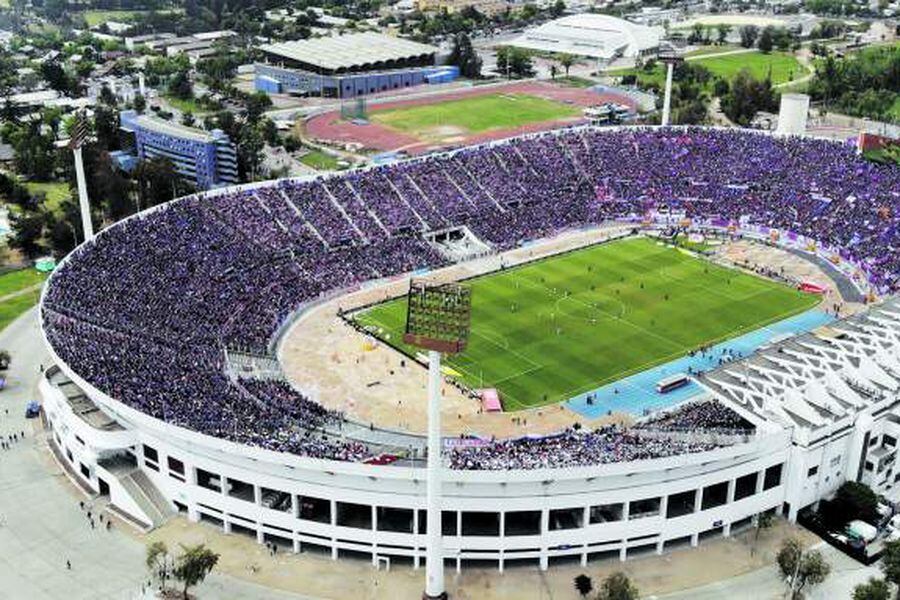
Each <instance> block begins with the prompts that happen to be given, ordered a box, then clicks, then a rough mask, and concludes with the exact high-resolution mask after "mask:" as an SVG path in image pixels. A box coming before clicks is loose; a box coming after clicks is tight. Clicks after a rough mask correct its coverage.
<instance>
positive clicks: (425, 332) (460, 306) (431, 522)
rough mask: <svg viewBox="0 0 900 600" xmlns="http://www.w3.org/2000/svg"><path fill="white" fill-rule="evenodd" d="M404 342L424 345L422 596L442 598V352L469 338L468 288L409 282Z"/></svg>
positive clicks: (453, 349)
mask: <svg viewBox="0 0 900 600" xmlns="http://www.w3.org/2000/svg"><path fill="white" fill-rule="evenodd" d="M407 301H408V302H407V309H406V332H405V333H404V334H403V341H404V342H406V343H407V344H411V345H413V346H417V347H419V348H422V349H425V350H428V465H427V473H428V479H427V482H426V490H425V509H426V510H425V512H426V539H425V591H424V592H423V594H422V599H423V600H447V590H446V587H445V586H444V545H443V538H442V531H441V471H442V468H443V464H442V461H441V446H442V442H443V439H442V437H441V395H442V394H441V353H444V354H458V353H460V352H462V351H463V350H465V348H466V343H467V342H468V341H469V320H470V317H471V312H472V291H471V290H470V289H469V288H468V287H467V286H465V285H460V284H458V283H444V284H430V283H428V282H426V281H421V280H419V281H416V280H412V281H410V283H409V294H408V295H407Z"/></svg>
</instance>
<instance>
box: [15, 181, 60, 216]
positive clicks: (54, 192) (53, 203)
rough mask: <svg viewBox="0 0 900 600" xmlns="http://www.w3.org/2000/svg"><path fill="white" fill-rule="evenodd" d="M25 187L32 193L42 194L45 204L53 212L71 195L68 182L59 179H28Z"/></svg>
mask: <svg viewBox="0 0 900 600" xmlns="http://www.w3.org/2000/svg"><path fill="white" fill-rule="evenodd" d="M25 188H26V189H27V190H28V191H29V192H31V193H32V194H44V203H45V206H46V207H47V208H49V209H50V210H52V211H55V212H58V211H59V210H61V205H62V203H63V201H64V200H66V199H67V198H69V197H71V191H70V190H69V184H68V183H63V182H59V181H51V182H42V181H28V182H26V183H25Z"/></svg>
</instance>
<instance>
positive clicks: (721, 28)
mask: <svg viewBox="0 0 900 600" xmlns="http://www.w3.org/2000/svg"><path fill="white" fill-rule="evenodd" d="M716 31H717V32H718V34H719V40H718V41H719V43H720V44H724V43H725V40H726V38H728V34H729V33H731V25H729V24H727V23H719V24H718V25H717V26H716Z"/></svg>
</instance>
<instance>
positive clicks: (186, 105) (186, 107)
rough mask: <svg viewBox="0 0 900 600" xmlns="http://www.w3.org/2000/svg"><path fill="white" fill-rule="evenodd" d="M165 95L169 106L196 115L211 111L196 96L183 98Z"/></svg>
mask: <svg viewBox="0 0 900 600" xmlns="http://www.w3.org/2000/svg"><path fill="white" fill-rule="evenodd" d="M163 97H164V98H165V100H166V102H167V103H168V104H169V106H171V107H172V108H174V109H176V110H178V111H180V112H183V113H187V112H189V113H192V114H193V115H194V116H197V115H201V114H203V113H205V112H209V110H208V109H206V108H204V107H203V106H201V105H200V102H198V101H197V99H196V98H191V99H189V100H185V99H183V98H176V97H175V96H170V95H168V94H166V95H165V96H163ZM179 122H180V121H179Z"/></svg>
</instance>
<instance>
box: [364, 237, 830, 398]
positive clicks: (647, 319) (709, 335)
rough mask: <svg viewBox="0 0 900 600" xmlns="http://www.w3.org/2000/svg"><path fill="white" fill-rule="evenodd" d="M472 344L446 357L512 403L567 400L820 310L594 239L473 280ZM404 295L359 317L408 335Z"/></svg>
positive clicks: (653, 250) (754, 283) (628, 244)
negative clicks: (594, 243) (694, 351)
mask: <svg viewBox="0 0 900 600" xmlns="http://www.w3.org/2000/svg"><path fill="white" fill-rule="evenodd" d="M469 283H470V285H471V287H472V330H471V336H470V340H469V345H468V348H467V349H466V351H465V352H464V353H463V354H461V355H459V356H454V357H448V358H447V359H446V364H447V365H448V366H449V367H451V368H453V369H455V370H456V371H457V372H459V373H460V374H461V379H462V380H463V382H464V383H466V384H467V385H469V386H471V387H474V388H483V387H496V388H498V389H499V391H500V395H501V399H502V401H503V405H504V408H505V410H518V409H522V408H527V407H531V406H538V405H543V404H550V403H556V402H560V401H563V400H568V399H569V398H571V397H572V396H574V395H576V394H578V393H580V392H585V391H589V390H592V389H594V388H596V387H599V386H601V385H603V384H606V383H610V382H612V381H615V380H617V379H620V378H622V377H625V376H627V375H630V374H632V373H636V372H639V371H643V370H645V369H648V368H650V367H651V366H654V365H657V364H661V363H664V362H668V361H670V360H673V359H675V358H677V357H679V356H682V355H684V354H686V353H688V352H689V351H691V350H692V349H695V348H697V347H699V346H703V345H707V344H710V343H712V342H716V341H722V340H725V339H728V338H730V337H735V336H737V335H740V334H743V333H747V332H749V331H752V330H754V329H758V328H759V327H762V326H763V325H765V324H768V323H771V322H774V321H777V320H780V319H782V318H785V317H788V316H790V315H793V314H797V313H799V312H802V311H804V310H806V309H809V308H811V307H813V306H814V305H815V304H816V302H817V299H816V298H814V297H812V296H808V295H804V294H801V293H800V292H798V291H796V290H794V289H791V288H789V287H786V286H783V285H780V284H777V283H774V282H771V281H768V280H765V279H761V278H758V277H755V276H751V275H746V274H743V273H740V272H737V271H733V270H731V269H727V268H725V267H719V266H716V265H713V264H711V263H709V262H706V261H704V260H701V259H698V258H695V257H693V256H692V255H690V254H688V253H686V252H683V251H679V250H676V249H673V248H670V247H667V246H663V245H661V244H657V243H656V242H654V241H651V240H648V239H645V238H634V239H628V240H623V241H619V242H613V243H608V244H603V245H599V246H593V247H589V248H586V249H583V250H579V251H576V252H572V253H568V254H564V255H560V256H556V257H552V258H549V259H546V260H541V261H538V262H534V263H531V264H528V265H523V266H521V267H517V268H514V269H509V270H506V271H502V272H499V273H493V274H490V275H485V276H483V277H479V278H477V279H473V280H471V281H470V282H469ZM405 315H406V301H405V299H397V300H392V301H389V302H386V303H383V304H380V305H376V306H374V307H371V308H369V309H367V310H366V311H363V312H361V313H359V314H358V315H356V317H355V318H356V319H357V321H358V322H359V323H360V324H361V325H363V326H366V327H367V328H369V330H370V331H372V332H373V333H374V334H375V335H377V336H378V337H380V338H381V339H383V340H385V341H386V342H387V343H389V344H392V345H394V346H395V347H398V348H400V349H401V350H404V351H406V352H408V353H410V354H414V350H413V349H411V348H408V347H404V345H403V344H402V341H401V339H402V332H403V324H404V321H405Z"/></svg>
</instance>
